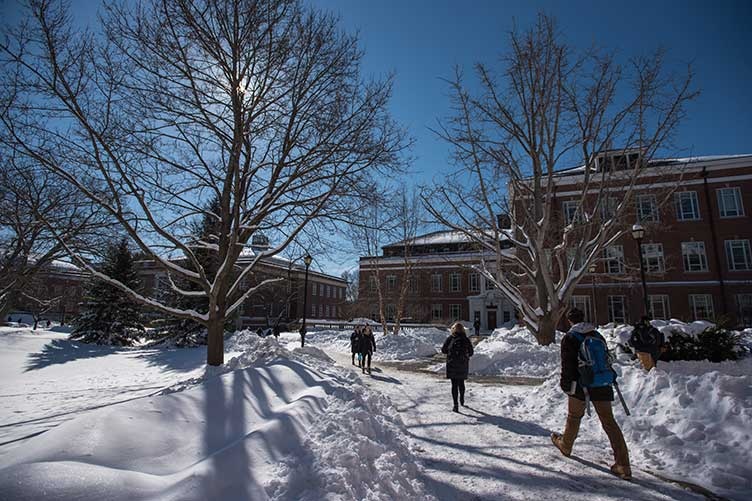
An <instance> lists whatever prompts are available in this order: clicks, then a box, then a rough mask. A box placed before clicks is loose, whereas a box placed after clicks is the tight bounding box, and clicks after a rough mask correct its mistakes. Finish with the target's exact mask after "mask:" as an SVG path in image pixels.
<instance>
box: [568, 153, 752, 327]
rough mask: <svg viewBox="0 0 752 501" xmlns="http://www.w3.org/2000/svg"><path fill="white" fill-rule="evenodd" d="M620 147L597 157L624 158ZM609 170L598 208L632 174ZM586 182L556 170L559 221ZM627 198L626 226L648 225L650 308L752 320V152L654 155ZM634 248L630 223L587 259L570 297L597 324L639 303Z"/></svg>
mask: <svg viewBox="0 0 752 501" xmlns="http://www.w3.org/2000/svg"><path fill="white" fill-rule="evenodd" d="M621 155H623V153H619V154H614V157H613V158H609V157H608V156H605V157H604V158H603V159H601V160H604V161H605V163H607V164H609V165H612V166H613V165H619V164H620V163H621V164H622V165H623V164H625V162H622V160H623V158H620V157H621ZM610 179H611V181H610V183H611V184H610V186H609V189H608V198H609V200H607V201H606V202H607V203H605V204H604V205H603V206H602V207H603V208H607V207H614V206H615V204H617V203H619V202H621V199H620V197H619V194H620V193H624V192H625V191H626V189H627V186H626V185H627V183H628V182H629V179H630V178H629V176H621V177H619V176H618V172H617V175H612V176H610ZM619 179H621V180H622V181H621V182H622V183H623V184H622V185H621V186H619ZM614 180H615V181H614ZM582 183H583V173H582V171H581V170H580V169H572V170H569V171H561V172H560V173H559V175H557V176H556V179H555V196H556V201H555V202H554V207H555V208H556V209H557V210H556V214H555V220H556V224H557V225H558V226H559V227H562V228H563V227H564V226H565V225H566V224H567V223H568V222H569V221H570V219H571V218H572V217H577V214H576V213H575V210H576V207H577V204H578V200H580V199H581V198H582V196H583V188H582ZM591 186H592V185H591ZM597 189H598V187H594V188H593V190H597ZM588 195H589V194H586V195H585V196H586V197H587V196H588ZM632 199H633V206H632V207H631V208H630V212H629V213H628V217H627V219H626V220H625V221H624V225H625V227H626V228H627V229H628V228H631V226H632V224H634V223H638V222H639V223H640V224H641V225H642V226H643V227H644V228H645V236H644V238H643V240H642V243H641V245H642V252H643V265H644V267H645V270H646V282H647V290H648V304H649V308H650V311H649V314H650V316H651V317H652V318H656V319H669V318H677V319H680V320H683V321H692V320H715V319H719V318H726V319H728V320H729V321H730V323H731V324H732V325H735V326H750V325H752V252H751V251H750V240H751V239H752V214H750V211H752V155H746V156H719V157H697V158H685V159H669V160H653V161H650V162H648V163H647V165H646V166H645V168H644V169H643V172H642V174H641V175H640V176H639V177H638V178H637V181H636V184H635V186H634V192H633V195H632ZM606 210H608V209H606ZM638 256H639V249H638V246H637V241H635V240H634V239H633V237H632V235H631V233H630V232H629V231H628V232H627V233H626V234H625V235H624V236H623V237H621V239H620V240H619V241H618V242H616V243H615V244H614V245H613V246H611V247H610V248H608V249H606V251H605V252H604V254H603V256H602V257H601V258H600V259H599V260H598V261H597V262H596V263H595V264H594V266H592V267H591V268H590V270H589V273H588V274H587V275H586V276H585V278H584V279H583V280H582V281H581V282H580V283H579V284H578V286H577V288H576V290H575V293H574V295H573V297H572V299H571V306H573V307H577V308H579V309H581V310H583V311H584V312H585V315H586V317H587V319H588V320H589V321H593V322H596V323H598V324H605V323H607V322H615V323H630V322H634V321H636V320H638V319H639V318H640V317H641V316H642V314H643V311H644V302H643V293H642V286H641V280H640V275H639V257H638Z"/></svg>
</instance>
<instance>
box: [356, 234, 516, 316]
mask: <svg viewBox="0 0 752 501" xmlns="http://www.w3.org/2000/svg"><path fill="white" fill-rule="evenodd" d="M502 247H505V248H507V247H508V245H502ZM382 250H383V255H382V256H365V257H361V258H360V263H359V293H358V302H359V303H360V305H361V308H362V309H363V310H364V311H365V314H367V315H368V316H370V317H371V318H372V319H374V320H378V319H379V313H378V294H377V280H378V281H380V284H381V290H382V291H383V295H384V300H385V312H386V316H387V320H393V319H394V316H395V313H396V305H397V301H398V297H399V291H400V288H401V284H402V283H403V281H404V280H408V282H409V283H408V286H407V294H406V297H405V311H404V314H403V316H404V317H405V320H410V321H413V322H421V323H444V324H446V323H450V322H452V321H454V320H470V319H473V320H474V319H476V318H477V319H479V320H480V322H481V328H482V329H484V330H486V329H495V328H496V327H498V326H500V325H501V324H503V323H507V322H510V321H511V320H512V319H513V318H514V308H513V307H512V305H511V303H510V302H509V301H508V300H507V298H506V297H505V296H504V295H503V294H501V292H500V291H498V290H496V289H494V288H493V287H492V286H491V284H489V283H487V282H486V280H484V279H483V277H481V275H480V274H479V273H478V272H477V271H475V270H474V269H473V266H477V265H480V263H481V260H485V262H486V266H488V267H489V268H493V267H494V259H495V256H492V255H489V254H485V255H484V254H482V253H481V252H479V251H478V249H477V247H476V246H475V245H474V244H473V243H472V242H471V240H470V239H469V238H468V237H467V236H466V235H464V234H462V233H460V232H454V231H438V232H433V233H428V234H426V235H421V236H418V237H416V238H414V239H412V240H410V241H408V242H396V243H393V244H389V245H386V246H384V247H383V249H382ZM406 252H407V253H408V256H409V257H408V258H407V262H406V260H405V253H406Z"/></svg>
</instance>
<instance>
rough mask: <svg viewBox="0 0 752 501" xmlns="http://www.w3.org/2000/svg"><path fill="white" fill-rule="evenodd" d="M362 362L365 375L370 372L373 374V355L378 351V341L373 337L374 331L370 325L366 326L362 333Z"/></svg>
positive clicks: (360, 344)
mask: <svg viewBox="0 0 752 501" xmlns="http://www.w3.org/2000/svg"><path fill="white" fill-rule="evenodd" d="M359 346H360V355H361V357H362V360H361V362H360V364H361V368H362V369H363V374H365V373H366V371H368V373H369V374H370V373H371V354H372V353H373V352H374V351H376V340H375V339H374V337H373V330H372V329H371V326H370V325H366V326H365V327H364V328H363V330H362V331H361V333H360V343H359Z"/></svg>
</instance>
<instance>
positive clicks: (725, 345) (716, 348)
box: [663, 326, 745, 362]
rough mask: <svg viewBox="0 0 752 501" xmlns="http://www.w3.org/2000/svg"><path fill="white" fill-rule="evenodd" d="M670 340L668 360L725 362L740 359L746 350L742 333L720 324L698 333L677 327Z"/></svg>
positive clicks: (666, 357) (666, 355) (666, 356)
mask: <svg viewBox="0 0 752 501" xmlns="http://www.w3.org/2000/svg"><path fill="white" fill-rule="evenodd" d="M668 342H669V350H668V352H667V353H666V354H665V355H664V357H663V358H665V359H666V360H709V361H710V362H723V361H724V360H738V359H739V358H741V357H742V356H743V354H744V352H745V349H744V347H743V345H742V343H741V335H740V334H739V333H738V332H734V331H730V330H728V329H724V328H723V327H720V326H713V327H708V328H706V329H705V330H703V331H702V332H700V333H698V334H696V335H692V334H689V333H687V332H683V331H681V330H679V329H675V330H672V331H671V333H670V337H668Z"/></svg>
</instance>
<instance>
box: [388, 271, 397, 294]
mask: <svg viewBox="0 0 752 501" xmlns="http://www.w3.org/2000/svg"><path fill="white" fill-rule="evenodd" d="M396 288H397V275H387V276H386V290H387V291H390V292H391V291H393V290H394V289H396Z"/></svg>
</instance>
